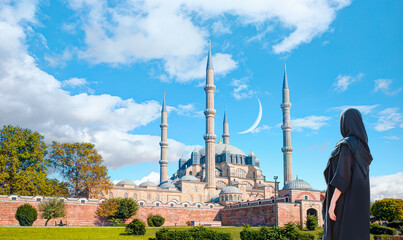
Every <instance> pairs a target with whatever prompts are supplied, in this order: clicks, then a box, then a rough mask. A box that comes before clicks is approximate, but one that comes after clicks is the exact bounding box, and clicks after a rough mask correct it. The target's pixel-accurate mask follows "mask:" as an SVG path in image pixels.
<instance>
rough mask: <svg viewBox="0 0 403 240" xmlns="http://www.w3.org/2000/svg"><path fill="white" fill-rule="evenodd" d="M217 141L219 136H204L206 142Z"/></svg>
mask: <svg viewBox="0 0 403 240" xmlns="http://www.w3.org/2000/svg"><path fill="white" fill-rule="evenodd" d="M216 139H217V136H216V135H215V134H211V133H207V134H204V140H206V141H213V142H215V140H216Z"/></svg>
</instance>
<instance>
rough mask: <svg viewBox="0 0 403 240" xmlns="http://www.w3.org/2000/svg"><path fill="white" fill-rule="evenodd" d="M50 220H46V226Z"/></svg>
mask: <svg viewBox="0 0 403 240" xmlns="http://www.w3.org/2000/svg"><path fill="white" fill-rule="evenodd" d="M49 220H50V218H49V219H48V220H46V222H45V227H46V226H47V225H48V222H49Z"/></svg>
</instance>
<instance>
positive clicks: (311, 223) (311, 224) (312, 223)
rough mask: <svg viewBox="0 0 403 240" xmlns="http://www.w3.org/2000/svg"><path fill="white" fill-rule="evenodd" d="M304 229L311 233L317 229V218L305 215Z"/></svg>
mask: <svg viewBox="0 0 403 240" xmlns="http://www.w3.org/2000/svg"><path fill="white" fill-rule="evenodd" d="M306 228H308V230H311V231H313V230H315V229H317V228H318V218H317V217H316V216H315V215H310V214H308V215H306Z"/></svg>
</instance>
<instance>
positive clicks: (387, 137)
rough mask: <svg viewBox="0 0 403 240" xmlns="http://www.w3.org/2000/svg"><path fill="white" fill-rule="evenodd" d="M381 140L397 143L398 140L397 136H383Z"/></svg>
mask: <svg viewBox="0 0 403 240" xmlns="http://www.w3.org/2000/svg"><path fill="white" fill-rule="evenodd" d="M383 138H385V139H387V140H393V141H399V140H400V138H399V137H398V136H383Z"/></svg>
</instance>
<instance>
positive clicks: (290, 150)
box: [281, 146, 294, 153]
mask: <svg viewBox="0 0 403 240" xmlns="http://www.w3.org/2000/svg"><path fill="white" fill-rule="evenodd" d="M292 150H294V148H293V147H291V146H287V147H282V148H281V151H282V152H283V153H284V152H292Z"/></svg>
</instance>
